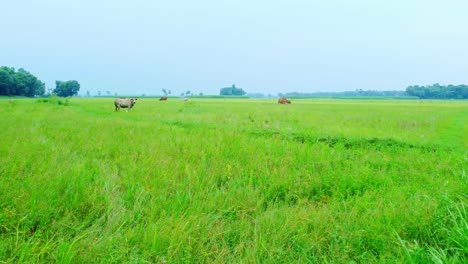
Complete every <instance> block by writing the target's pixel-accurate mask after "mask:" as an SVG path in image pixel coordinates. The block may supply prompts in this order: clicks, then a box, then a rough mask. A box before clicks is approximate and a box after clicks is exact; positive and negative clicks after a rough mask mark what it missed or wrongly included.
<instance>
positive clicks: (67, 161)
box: [0, 98, 468, 263]
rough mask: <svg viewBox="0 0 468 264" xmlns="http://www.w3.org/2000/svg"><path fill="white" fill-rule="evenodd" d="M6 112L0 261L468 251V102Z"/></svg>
mask: <svg viewBox="0 0 468 264" xmlns="http://www.w3.org/2000/svg"><path fill="white" fill-rule="evenodd" d="M0 106H1V107H2V111H1V112H0V120H1V122H2V129H1V132H0V177H1V178H0V203H1V209H0V262H5V263H17V262H26V263H38V262H43V263H50V262H59V263H96V262H106V263H107V262H113V263H127V262H135V263H145V262H148V263H187V262H188V263H199V262H218V263H275V262H276V263H290V262H310V263H331V262H333V263H350V262H356V263H377V262H379V263H380V262H388V263H431V262H434V263H466V260H467V259H468V208H467V207H468V206H467V202H468V175H467V173H468V102H467V101H417V100H414V101H413V100H401V101H397V100H327V99H316V100H297V101H293V103H292V104H291V105H279V104H277V103H276V100H273V99H271V100H249V99H201V98H196V99H192V100H189V101H187V102H182V101H180V100H178V99H173V100H172V99H170V100H169V101H167V102H159V101H158V100H157V98H141V99H139V100H138V103H137V104H136V106H135V108H134V109H133V111H131V112H128V113H126V112H125V111H124V110H123V111H121V112H115V111H114V106H113V99H111V98H99V99H80V98H72V99H70V100H69V101H65V100H64V99H61V100H60V101H58V100H52V101H49V102H47V100H42V99H41V100H37V99H15V101H14V103H13V104H10V103H9V102H8V99H7V98H3V99H0Z"/></svg>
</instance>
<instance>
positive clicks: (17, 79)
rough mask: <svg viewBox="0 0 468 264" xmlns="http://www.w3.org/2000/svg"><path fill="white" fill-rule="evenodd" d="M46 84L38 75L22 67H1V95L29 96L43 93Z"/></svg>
mask: <svg viewBox="0 0 468 264" xmlns="http://www.w3.org/2000/svg"><path fill="white" fill-rule="evenodd" d="M44 92H45V85H44V83H43V82H41V81H40V80H39V79H37V78H36V76H34V75H32V74H31V73H29V72H28V71H26V70H24V69H22V68H20V69H18V71H16V70H15V68H12V67H6V66H2V67H0V95H8V96H28V97H33V96H36V95H43V94H44Z"/></svg>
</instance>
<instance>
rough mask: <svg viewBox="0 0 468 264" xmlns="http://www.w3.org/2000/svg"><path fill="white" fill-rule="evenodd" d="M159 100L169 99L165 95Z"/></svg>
mask: <svg viewBox="0 0 468 264" xmlns="http://www.w3.org/2000/svg"><path fill="white" fill-rule="evenodd" d="M159 101H167V97H166V96H163V97H161V98H159Z"/></svg>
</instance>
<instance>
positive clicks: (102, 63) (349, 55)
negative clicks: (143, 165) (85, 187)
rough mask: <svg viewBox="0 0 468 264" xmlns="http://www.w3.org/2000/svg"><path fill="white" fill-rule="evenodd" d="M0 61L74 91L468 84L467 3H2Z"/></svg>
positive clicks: (269, 90)
mask: <svg viewBox="0 0 468 264" xmlns="http://www.w3.org/2000/svg"><path fill="white" fill-rule="evenodd" d="M0 10H1V16H0V23H1V24H0V25H1V26H0V65H2V66H11V67H15V68H21V67H22V68H25V69H26V70H28V71H30V72H31V73H33V74H34V75H36V76H37V77H38V78H39V79H41V80H43V81H44V82H45V83H46V86H47V87H51V88H53V87H54V85H55V80H77V81H79V82H80V84H81V90H80V93H81V94H84V93H86V91H88V90H89V91H90V92H91V93H92V94H95V93H96V92H97V91H102V92H103V93H105V91H107V90H109V91H111V92H112V94H114V93H118V94H129V93H136V94H142V93H145V94H161V93H162V92H161V90H162V88H165V89H170V90H172V92H173V94H175V95H178V94H180V92H185V91H187V90H190V91H192V92H193V93H199V92H203V93H205V94H218V93H219V89H220V88H221V87H225V86H230V85H232V84H233V83H235V84H236V85H237V86H238V87H242V88H244V89H245V90H246V91H247V92H262V93H272V94H276V93H278V92H291V91H300V92H313V91H344V90H355V89H364V90H403V89H405V88H406V87H407V86H408V85H412V84H418V85H425V84H433V83H436V82H438V83H441V84H461V83H465V84H467V83H468V16H467V15H466V14H468V1H466V0H445V1H439V0H438V1H435V0H414V1H411V0H406V1H405V0H393V1H389V0H387V1H383V0H382V1H381V0H373V1H371V0H355V1H351V0H347V1H345V0H328V1H325V0H323V1H312V0H311V1H306V0H301V1H295V0H288V1H274V0H270V1H253V0H252V1H247V0H237V1H222V0H199V1H188V0H171V1H169V0H168V1H149V0H147V1H143V0H133V1H118V0H114V1H110V0H104V1H97V0H81V1H78V0H77V1H64V0H41V1H37V0H2V1H1V2H0Z"/></svg>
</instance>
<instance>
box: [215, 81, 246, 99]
mask: <svg viewBox="0 0 468 264" xmlns="http://www.w3.org/2000/svg"><path fill="white" fill-rule="evenodd" d="M244 94H246V92H245V91H244V90H243V89H242V88H237V87H236V85H235V84H233V85H232V86H231V87H224V88H221V89H220V90H219V95H227V96H232V95H234V96H242V95H244Z"/></svg>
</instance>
